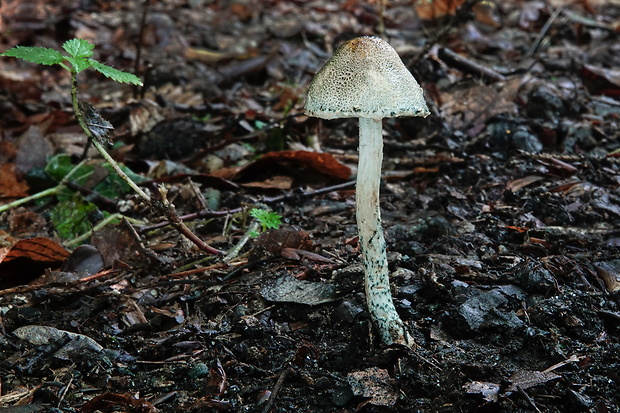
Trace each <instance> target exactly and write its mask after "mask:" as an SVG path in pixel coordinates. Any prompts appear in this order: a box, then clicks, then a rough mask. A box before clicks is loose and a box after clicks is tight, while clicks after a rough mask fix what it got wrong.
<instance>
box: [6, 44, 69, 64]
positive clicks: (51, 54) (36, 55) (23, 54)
mask: <svg viewBox="0 0 620 413" xmlns="http://www.w3.org/2000/svg"><path fill="white" fill-rule="evenodd" d="M0 56H9V57H17V58H18V59H24V60H26V61H28V62H32V63H38V64H40V65H48V66H51V65H57V64H60V63H62V61H63V60H64V59H65V58H64V56H63V55H62V54H60V52H57V51H56V50H54V49H49V48H47V47H24V46H15V47H13V48H12V49H9V50H7V51H5V52H4V53H2V54H0Z"/></svg>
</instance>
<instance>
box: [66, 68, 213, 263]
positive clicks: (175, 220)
mask: <svg viewBox="0 0 620 413" xmlns="http://www.w3.org/2000/svg"><path fill="white" fill-rule="evenodd" d="M71 103H72V104H73V111H74V113H75V118H76V119H77V121H78V124H79V125H80V127H81V128H82V130H83V131H84V133H85V134H86V136H87V137H88V140H89V141H90V142H91V143H92V144H93V146H94V147H95V149H97V151H98V152H99V153H100V154H101V156H103V158H104V159H105V160H106V161H107V162H108V163H109V164H110V166H111V167H112V169H114V171H115V172H116V173H117V174H118V176H120V178H121V179H122V180H123V181H125V182H126V183H127V185H129V186H130V187H131V189H133V190H134V191H135V192H136V193H137V194H138V196H140V198H142V200H143V201H144V202H146V203H147V204H148V205H149V206H150V207H151V208H154V209H155V210H157V212H158V213H160V214H162V215H164V216H165V217H166V218H167V219H168V220H169V221H170V222H171V223H172V225H173V226H174V227H175V228H176V229H177V230H178V231H179V232H180V233H181V234H183V235H184V236H185V237H187V238H188V239H189V240H190V241H191V242H192V243H194V244H195V245H196V246H197V247H198V248H200V249H201V250H203V251H205V252H208V253H210V254H216V255H221V254H223V252H222V251H220V250H218V249H215V248H213V247H211V246H210V245H209V244H207V243H206V242H204V241H203V240H201V239H200V238H199V237H198V236H197V235H196V234H194V233H193V232H192V231H191V230H190V229H189V228H188V227H187V226H186V225H185V224H184V223H183V221H181V219H180V218H179V215H178V214H177V213H176V209H175V208H174V205H173V204H172V203H170V202H168V201H167V200H164V201H163V202H158V201H155V200H153V199H152V198H151V197H150V196H149V195H148V194H147V193H146V192H144V191H143V190H142V189H141V188H140V187H139V186H138V185H136V183H135V182H134V181H133V180H132V179H131V178H130V177H129V176H127V174H126V173H125V172H123V170H122V169H121V168H120V166H118V164H117V163H116V161H115V160H114V158H112V157H111V156H110V154H109V153H108V152H107V151H106V150H105V148H104V147H103V146H101V144H100V143H99V142H98V141H97V139H96V138H95V137H94V136H93V133H92V132H91V131H90V129H89V127H88V125H87V124H86V122H85V120H84V113H83V112H82V109H81V108H80V105H79V102H78V97H77V73H75V71H74V70H72V71H71Z"/></svg>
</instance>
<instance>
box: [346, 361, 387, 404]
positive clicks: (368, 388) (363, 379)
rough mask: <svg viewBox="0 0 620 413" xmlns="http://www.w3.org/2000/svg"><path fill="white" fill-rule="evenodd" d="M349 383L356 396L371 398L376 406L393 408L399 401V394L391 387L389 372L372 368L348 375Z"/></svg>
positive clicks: (371, 401)
mask: <svg viewBox="0 0 620 413" xmlns="http://www.w3.org/2000/svg"><path fill="white" fill-rule="evenodd" d="M347 381H348V382H349V385H350V386H351V390H353V394H354V395H355V396H362V397H369V398H371V400H370V403H371V404H374V405H376V406H393V405H394V404H395V403H396V401H397V400H398V393H397V392H396V390H394V389H393V388H392V386H391V385H390V376H389V374H388V371H387V370H384V369H380V368H378V367H370V368H368V369H366V370H362V371H354V372H353V373H349V374H347Z"/></svg>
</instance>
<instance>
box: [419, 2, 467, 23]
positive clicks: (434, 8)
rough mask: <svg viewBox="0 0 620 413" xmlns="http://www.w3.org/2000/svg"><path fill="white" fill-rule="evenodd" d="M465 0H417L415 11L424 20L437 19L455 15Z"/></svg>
mask: <svg viewBox="0 0 620 413" xmlns="http://www.w3.org/2000/svg"><path fill="white" fill-rule="evenodd" d="M463 3H465V0H417V1H416V2H415V11H416V13H417V14H418V16H420V18H421V19H422V20H436V19H441V18H442V17H446V16H453V15H454V14H455V13H456V10H457V9H458V8H459V7H461V6H462V5H463Z"/></svg>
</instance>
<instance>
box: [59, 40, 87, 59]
mask: <svg viewBox="0 0 620 413" xmlns="http://www.w3.org/2000/svg"><path fill="white" fill-rule="evenodd" d="M62 48H63V49H65V50H66V51H67V53H69V55H71V56H73V57H82V58H85V57H92V56H93V49H94V48H95V45H94V44H92V43H91V42H89V41H88V40H84V39H71V40H67V41H66V42H65V43H64V44H63V45H62Z"/></svg>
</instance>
